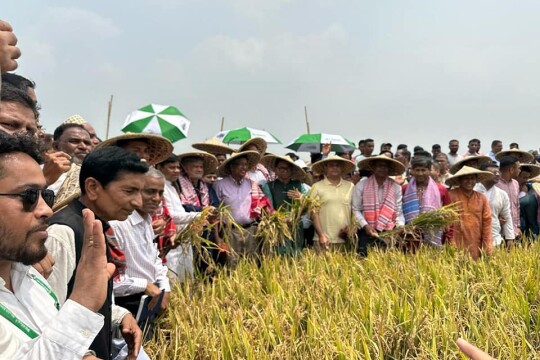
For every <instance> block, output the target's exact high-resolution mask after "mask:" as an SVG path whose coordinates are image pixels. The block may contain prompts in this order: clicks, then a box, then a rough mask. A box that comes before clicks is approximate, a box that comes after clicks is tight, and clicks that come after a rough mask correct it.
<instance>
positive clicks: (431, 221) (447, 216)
mask: <svg viewBox="0 0 540 360" xmlns="http://www.w3.org/2000/svg"><path fill="white" fill-rule="evenodd" d="M460 214H461V210H460V206H459V203H452V204H449V205H445V206H443V207H441V208H439V209H437V210H433V211H427V212H425V213H422V214H420V215H418V217H417V218H415V219H413V220H412V221H411V222H409V223H408V224H405V226H404V227H403V228H401V229H400V228H396V229H393V230H390V231H384V232H382V233H380V234H379V237H380V238H381V239H383V240H384V241H386V242H387V243H388V244H390V245H391V246H395V245H399V244H402V243H403V242H406V241H418V242H421V241H423V236H424V234H435V233H437V232H439V231H444V229H445V228H447V227H448V226H449V225H451V224H454V223H456V222H458V221H459V217H460Z"/></svg>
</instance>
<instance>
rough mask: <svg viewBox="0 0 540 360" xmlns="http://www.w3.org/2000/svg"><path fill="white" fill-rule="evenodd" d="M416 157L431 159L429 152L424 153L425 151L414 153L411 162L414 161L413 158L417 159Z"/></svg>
mask: <svg viewBox="0 0 540 360" xmlns="http://www.w3.org/2000/svg"><path fill="white" fill-rule="evenodd" d="M417 156H425V157H428V158H430V157H431V153H430V152H429V151H426V150H420V151H415V152H414V157H413V160H414V158H415V157H417Z"/></svg>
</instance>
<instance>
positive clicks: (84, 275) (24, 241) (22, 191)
mask: <svg viewBox="0 0 540 360" xmlns="http://www.w3.org/2000/svg"><path fill="white" fill-rule="evenodd" d="M38 159H39V152H38V150H37V146H36V143H35V140H34V139H33V138H31V137H28V136H22V135H16V136H10V135H6V134H4V133H1V132H0V169H1V170H0V213H2V216H1V217H0V234H2V236H0V358H1V359H15V358H16V359H44V360H45V359H81V358H83V357H84V358H85V359H90V358H94V357H93V356H92V355H90V354H89V353H88V348H89V347H90V344H91V343H92V341H93V340H94V337H95V336H96V335H97V334H98V332H99V331H100V330H101V328H102V326H103V323H104V318H103V316H101V315H99V314H97V311H98V310H99V309H100V308H101V306H102V305H103V303H104V302H105V299H106V294H107V281H108V278H109V277H110V276H111V275H112V272H113V269H114V267H113V266H112V265H109V264H107V260H106V257H105V240H104V237H103V234H102V231H101V223H100V222H99V221H95V220H94V215H93V213H92V212H91V211H89V210H86V211H85V213H84V214H83V216H84V234H85V236H84V244H83V250H82V256H81V261H80V262H79V264H78V269H77V273H76V280H75V283H74V286H73V291H72V293H71V296H70V297H69V299H68V300H67V301H66V303H65V304H64V306H62V307H61V308H60V305H59V303H58V299H57V298H56V295H55V294H54V293H53V292H52V291H51V289H50V286H49V284H48V283H47V280H45V279H44V278H43V277H42V276H41V275H40V274H39V273H38V272H37V271H36V270H35V269H34V268H33V267H31V266H30V265H32V264H34V263H36V262H38V261H40V260H41V259H43V258H44V257H45V255H46V254H47V248H46V247H45V240H46V239H47V232H46V229H47V225H46V222H45V221H46V219H47V218H48V217H49V216H51V215H52V211H51V208H50V206H51V205H52V203H53V202H54V194H53V193H52V192H51V191H48V190H44V189H45V188H46V186H47V185H46V181H45V178H44V176H43V173H42V171H41V169H40V167H39V165H38ZM87 355H88V356H87Z"/></svg>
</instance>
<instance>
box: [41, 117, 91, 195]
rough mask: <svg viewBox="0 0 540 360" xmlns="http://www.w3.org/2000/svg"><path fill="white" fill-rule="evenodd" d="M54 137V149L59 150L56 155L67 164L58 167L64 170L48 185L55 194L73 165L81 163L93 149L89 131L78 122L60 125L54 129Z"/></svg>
mask: <svg viewBox="0 0 540 360" xmlns="http://www.w3.org/2000/svg"><path fill="white" fill-rule="evenodd" d="M53 139H54V142H53V150H55V151H56V152H57V153H56V155H55V156H56V157H57V158H58V159H62V163H63V164H65V165H64V166H59V167H57V169H58V170H59V171H63V172H62V173H61V174H60V175H59V177H58V179H57V180H56V181H55V182H54V183H52V184H51V185H49V187H48V189H51V190H52V191H54V193H55V194H58V191H59V190H60V187H61V186H62V184H63V183H64V182H65V180H66V177H67V174H68V171H69V170H70V168H71V166H73V165H81V164H82V162H83V160H84V158H85V156H86V155H88V153H90V151H92V140H91V139H90V134H88V131H86V130H85V129H84V128H83V127H82V126H81V125H77V124H63V125H60V126H59V127H57V128H56V130H54V135H53ZM63 155H65V156H63Z"/></svg>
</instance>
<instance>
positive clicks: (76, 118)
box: [63, 115, 88, 125]
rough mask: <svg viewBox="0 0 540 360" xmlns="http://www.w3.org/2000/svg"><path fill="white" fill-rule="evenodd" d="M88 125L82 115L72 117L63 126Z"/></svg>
mask: <svg viewBox="0 0 540 360" xmlns="http://www.w3.org/2000/svg"><path fill="white" fill-rule="evenodd" d="M86 123H88V121H86V120H85V119H84V118H83V117H82V116H81V115H71V116H70V117H68V118H67V119H66V120H64V122H63V124H79V125H83V124H86Z"/></svg>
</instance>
